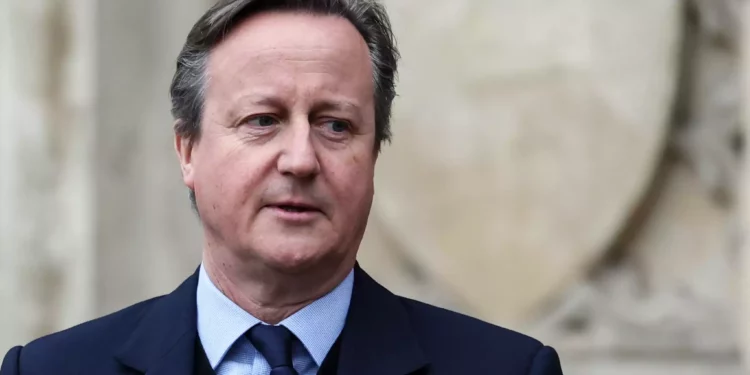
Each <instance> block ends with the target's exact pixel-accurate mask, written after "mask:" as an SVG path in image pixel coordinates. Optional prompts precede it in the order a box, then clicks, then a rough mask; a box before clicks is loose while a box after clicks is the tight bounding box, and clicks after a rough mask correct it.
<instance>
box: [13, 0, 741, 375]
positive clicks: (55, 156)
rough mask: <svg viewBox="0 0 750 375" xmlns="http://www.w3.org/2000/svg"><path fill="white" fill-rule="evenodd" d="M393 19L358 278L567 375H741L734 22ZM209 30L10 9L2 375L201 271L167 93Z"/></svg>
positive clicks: (543, 3)
mask: <svg viewBox="0 0 750 375" xmlns="http://www.w3.org/2000/svg"><path fill="white" fill-rule="evenodd" d="M385 3H386V5H387V6H388V8H389V11H390V13H391V15H392V21H393V24H394V28H395V31H396V35H397V37H398V39H399V46H400V48H401V51H402V55H403V59H402V65H401V72H400V83H399V93H400V96H399V97H398V98H397V101H396V107H395V111H394V133H395V137H394V142H393V144H392V145H391V146H389V147H386V148H385V149H384V153H383V155H382V156H381V159H380V162H379V166H378V178H377V182H376V183H377V196H376V202H375V206H374V207H373V212H372V217H371V221H370V223H371V224H370V226H369V227H368V233H367V235H366V238H365V241H364V244H363V247H362V250H361V256H360V261H361V263H362V264H363V266H364V267H365V268H367V269H368V270H369V271H370V272H371V273H373V274H374V275H375V276H376V278H378V279H379V280H381V281H382V282H383V283H384V284H385V285H387V286H388V287H390V288H391V289H393V290H394V291H396V292H398V293H401V294H404V295H407V296H410V297H414V298H417V299H420V300H424V301H427V302H431V303H434V304H437V305H441V306H445V307H449V308H453V309H457V310H459V311H462V312H466V313H469V314H472V315H475V316H479V317H482V318H484V319H487V320H490V321H492V322H495V323H497V324H501V325H504V326H508V327H511V328H515V329H519V330H522V331H524V332H528V333H530V334H533V335H535V336H538V337H540V338H542V339H544V340H545V341H546V342H548V343H550V344H552V345H554V346H555V347H556V348H558V349H559V350H560V352H561V354H562V357H563V362H564V367H565V371H566V374H573V375H576V374H580V375H585V374H597V375H600V374H604V375H608V374H665V373H669V374H671V373H674V374H693V375H703V374H712V375H713V374H727V375H729V374H731V375H734V374H740V373H743V371H742V366H741V357H742V353H744V352H745V351H743V348H745V347H747V345H745V344H744V342H746V341H743V340H742V335H740V334H739V333H738V332H742V329H744V331H746V332H750V330H748V329H747V327H748V325H746V324H744V320H743V319H741V316H742V313H743V312H744V311H747V308H745V307H744V305H742V304H741V303H740V301H744V300H750V299H747V298H745V299H743V300H741V299H740V298H739V297H740V296H742V295H747V290H750V287H748V286H747V285H750V284H747V283H746V282H745V283H742V281H743V279H741V278H740V275H743V273H742V272H741V270H742V264H743V263H742V262H741V261H743V260H745V259H746V258H747V257H742V256H741V255H742V254H743V253H742V252H741V251H740V250H742V245H743V243H744V241H743V238H744V235H743V233H744V232H745V231H746V230H747V225H745V224H743V223H745V222H746V220H744V221H743V220H740V217H741V216H742V215H741V214H743V213H744V212H750V210H744V211H743V210H740V209H739V208H740V207H745V206H743V203H744V202H746V201H747V199H745V198H746V197H745V196H746V195H747V194H744V193H743V189H740V188H738V187H739V186H742V185H741V181H743V179H742V178H741V176H747V175H748V174H747V173H745V174H742V173H741V171H742V168H743V166H744V165H745V164H743V163H742V158H743V157H744V130H743V127H742V126H741V124H742V123H743V122H742V121H741V119H740V116H741V111H740V98H741V95H740V94H741V92H742V86H741V82H742V81H741V80H740V78H741V74H740V71H741V69H740V68H741V66H743V65H742V64H740V62H741V53H740V52H741V47H742V46H743V42H742V40H744V39H743V38H741V34H742V32H741V31H742V30H743V28H742V25H743V24H742V22H740V21H741V15H742V14H743V11H746V6H744V5H745V3H744V2H743V1H741V0H684V1H678V0H629V1H622V0H597V1H584V0H555V1H549V0H472V1H447V0H445V1H443V0H441V1H435V0H431V1H428V0H410V1H401V0H385ZM178 4H179V5H178ZM208 5H209V0H179V1H177V0H168V1H159V2H154V1H150V0H128V1H124V0H101V1H93V0H3V1H0V51H3V52H2V53H0V174H1V175H2V178H0V301H2V304H3V306H11V308H3V309H0V310H1V311H0V351H5V349H6V348H8V347H10V346H11V345H12V344H17V343H22V342H26V341H28V340H30V339H31V338H33V337H36V336H39V335H42V334H44V333H47V332H51V331H54V330H59V329H62V328H65V327H69V326H71V325H73V324H76V323H78V322H81V321H84V320H87V319H90V318H93V317H96V316H100V315H102V314H105V313H108V312H111V311H114V310H116V309H119V308H121V307H123V306H126V305H128V304H130V303H133V302H135V301H138V300H141V299H145V298H148V297H151V296H153V295H157V294H161V293H166V292H169V291H170V290H171V289H172V288H173V287H174V286H176V285H177V284H178V283H179V281H181V280H182V279H183V278H184V277H185V276H187V275H188V274H189V273H190V272H191V271H192V270H193V269H194V267H195V266H196V265H197V264H198V263H197V262H198V261H199V252H200V236H199V226H198V224H197V221H196V220H195V218H194V216H193V215H192V213H191V212H190V209H189V204H188V202H187V194H186V191H185V189H184V188H183V187H182V186H181V183H180V179H179V170H178V165H177V160H176V158H175V157H174V155H173V151H172V146H171V119H170V116H169V104H168V96H167V91H168V83H169V80H170V78H171V73H172V70H173V64H174V58H175V56H176V54H177V52H178V50H179V48H180V46H181V43H182V41H183V40H184V37H185V36H186V33H187V30H188V29H189V27H190V25H191V24H192V23H193V22H194V21H195V20H196V19H197V17H198V16H199V15H200V13H201V12H202V11H203V10H204V9H205V8H206V7H207V6H208ZM746 13H747V12H746ZM748 87H750V86H748ZM745 268H746V267H745ZM745 337H750V334H746V335H745Z"/></svg>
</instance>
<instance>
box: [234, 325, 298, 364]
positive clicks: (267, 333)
mask: <svg viewBox="0 0 750 375" xmlns="http://www.w3.org/2000/svg"><path fill="white" fill-rule="evenodd" d="M245 335H246V336H247V338H248V339H249V340H250V342H251V343H253V346H255V349H257V350H258V351H259V352H260V354H261V355H263V357H264V358H265V359H266V361H268V364H269V365H270V366H271V375H299V374H298V373H297V371H296V370H295V369H294V366H292V342H294V338H295V337H294V334H293V333H292V332H291V331H289V329H287V328H286V327H284V326H269V325H265V324H257V325H256V326H255V327H253V328H250V330H249V331H247V333H246V334H245Z"/></svg>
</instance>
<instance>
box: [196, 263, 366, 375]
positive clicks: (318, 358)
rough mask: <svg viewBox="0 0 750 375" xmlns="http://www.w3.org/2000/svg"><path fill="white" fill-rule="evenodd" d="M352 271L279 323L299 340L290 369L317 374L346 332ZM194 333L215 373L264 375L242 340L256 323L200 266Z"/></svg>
mask: <svg viewBox="0 0 750 375" xmlns="http://www.w3.org/2000/svg"><path fill="white" fill-rule="evenodd" d="M353 284H354V271H351V272H349V275H348V276H347V277H346V278H345V279H344V281H342V282H341V284H339V285H338V286H337V287H336V288H335V289H334V290H332V291H331V292H330V293H328V294H326V295H325V296H323V297H321V298H320V299H318V300H316V301H315V302H313V303H311V304H309V305H307V306H305V307H304V308H302V309H301V310H299V311H297V312H296V313H294V314H293V315H292V316H290V317H288V318H286V319H284V320H283V321H281V322H280V323H279V325H283V326H285V327H286V328H288V329H289V330H290V331H292V333H294V335H295V336H297V338H298V339H299V340H295V344H294V347H293V348H292V360H293V363H294V369H295V370H297V372H298V373H299V374H300V375H314V374H316V373H317V372H318V369H319V368H320V365H321V364H322V363H323V359H325V357H326V355H327V354H328V351H329V350H330V349H331V347H332V346H333V344H334V342H335V341H336V339H337V338H338V336H339V334H340V333H341V330H342V329H343V328H344V321H345V320H346V314H347V312H348V311H349V302H350V301H351V297H352V286H353ZM196 293H197V296H196V297H197V299H196V301H197V304H198V335H199V336H200V339H201V343H202V344H203V350H205V351H206V356H207V357H208V361H209V363H210V364H211V367H212V368H213V369H214V371H216V374H217V375H235V374H236V375H240V374H242V375H248V374H250V375H268V374H269V373H270V372H271V368H270V367H269V366H268V362H266V359H265V358H263V356H262V355H260V353H258V351H257V350H256V349H255V348H254V347H253V345H252V344H251V343H250V340H248V339H247V338H246V337H245V332H247V330H249V329H250V328H252V327H253V326H254V325H256V324H263V323H262V322H261V321H260V320H258V319H257V318H255V317H254V316H252V315H250V314H249V313H248V312H246V311H245V310H243V309H242V308H240V307H239V306H237V305H236V304H235V303H234V302H232V301H231V300H230V299H229V298H227V297H226V296H225V295H224V294H223V293H222V292H221V291H220V290H219V289H218V288H216V286H215V285H214V284H213V282H211V279H210V278H209V277H208V274H207V273H206V271H205V269H204V268H203V265H201V267H200V273H199V277H198V289H197V292H196Z"/></svg>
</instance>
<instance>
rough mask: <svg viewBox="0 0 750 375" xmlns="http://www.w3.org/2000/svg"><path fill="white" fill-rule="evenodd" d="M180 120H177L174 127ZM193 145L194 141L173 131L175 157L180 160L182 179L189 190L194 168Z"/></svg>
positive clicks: (192, 181)
mask: <svg viewBox="0 0 750 375" xmlns="http://www.w3.org/2000/svg"><path fill="white" fill-rule="evenodd" d="M180 121H181V120H177V122H176V123H175V128H176V127H177V125H179V122H180ZM193 146H195V141H194V140H191V139H189V138H187V137H183V136H182V135H180V134H179V133H178V132H175V133H174V149H175V151H176V152H177V158H178V159H179V160H180V170H181V171H182V181H183V182H184V183H185V186H187V187H188V188H189V189H191V190H195V186H194V175H193V173H194V169H193Z"/></svg>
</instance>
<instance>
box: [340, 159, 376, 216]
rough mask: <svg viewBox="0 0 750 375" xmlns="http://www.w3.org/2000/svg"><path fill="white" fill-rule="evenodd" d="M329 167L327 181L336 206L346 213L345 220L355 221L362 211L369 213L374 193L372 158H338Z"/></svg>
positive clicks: (373, 164)
mask: <svg viewBox="0 0 750 375" xmlns="http://www.w3.org/2000/svg"><path fill="white" fill-rule="evenodd" d="M330 165H331V166H332V167H331V168H330V173H329V179H330V180H331V185H332V188H333V189H334V190H335V192H336V198H337V201H338V202H337V204H338V205H339V207H340V208H341V209H342V210H343V211H345V212H347V213H348V214H347V215H346V216H347V220H351V219H356V216H357V215H360V214H361V212H362V211H363V210H364V211H369V206H370V204H371V203H372V196H373V192H374V187H373V178H374V171H375V162H374V158H373V157H372V156H358V157H356V158H338V159H336V160H334V161H333V162H332V163H330ZM351 216H355V217H351Z"/></svg>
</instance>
